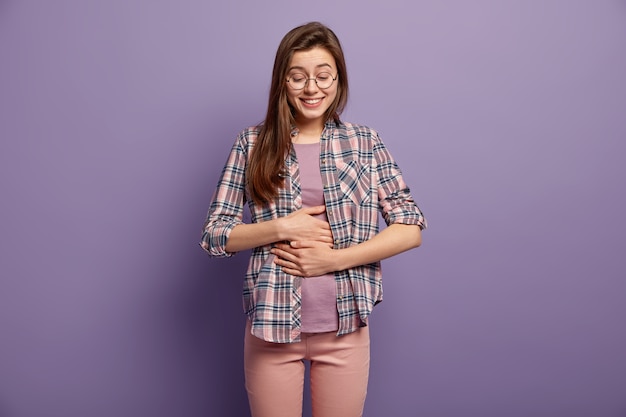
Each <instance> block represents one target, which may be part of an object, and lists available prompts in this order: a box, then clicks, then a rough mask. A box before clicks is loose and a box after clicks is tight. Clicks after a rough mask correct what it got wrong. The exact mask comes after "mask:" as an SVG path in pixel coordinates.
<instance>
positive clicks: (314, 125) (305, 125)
mask: <svg viewBox="0 0 626 417" xmlns="http://www.w3.org/2000/svg"><path fill="white" fill-rule="evenodd" d="M296 128H297V129H298V134H297V135H296V136H294V137H293V138H292V141H293V142H296V143H315V142H319V140H320V137H321V136H322V132H323V131H324V123H322V122H320V121H317V120H315V121H304V122H301V121H299V120H297V121H296Z"/></svg>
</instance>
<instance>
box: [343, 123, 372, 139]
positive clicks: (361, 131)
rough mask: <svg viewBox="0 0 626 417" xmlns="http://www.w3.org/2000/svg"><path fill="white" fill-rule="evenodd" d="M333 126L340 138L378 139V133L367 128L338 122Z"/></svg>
mask: <svg viewBox="0 0 626 417" xmlns="http://www.w3.org/2000/svg"><path fill="white" fill-rule="evenodd" d="M335 126H336V129H337V131H338V133H339V135H340V136H346V137H355V136H356V137H359V138H378V132H377V131H376V130H375V129H372V128H371V127H369V126H365V125H361V124H357V123H350V122H340V123H337V124H336V125H335Z"/></svg>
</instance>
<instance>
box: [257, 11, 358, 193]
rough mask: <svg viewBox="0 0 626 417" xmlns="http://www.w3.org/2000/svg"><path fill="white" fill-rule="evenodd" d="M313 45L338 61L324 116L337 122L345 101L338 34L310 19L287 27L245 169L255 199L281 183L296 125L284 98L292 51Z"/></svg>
mask: <svg viewBox="0 0 626 417" xmlns="http://www.w3.org/2000/svg"><path fill="white" fill-rule="evenodd" d="M314 47H322V48H324V49H326V50H327V51H328V52H329V53H330V54H331V55H332V56H333V58H334V59H335V64H336V65H337V75H338V80H337V82H338V85H337V96H336V97H335V100H334V101H333V103H332V104H331V105H330V107H329V108H328V110H327V111H326V114H325V116H326V120H329V119H330V118H333V119H334V120H335V121H336V122H339V115H340V114H341V112H342V111H343V109H344V107H345V105H346V102H347V101H348V73H347V71H346V62H345V58H344V55H343V50H342V48H341V44H340V43H339V39H338V38H337V35H335V33H334V32H333V31H332V30H330V29H329V28H328V27H326V26H324V25H323V24H321V23H319V22H310V23H307V24H305V25H302V26H298V27H296V28H294V29H292V30H291V31H289V32H288V33H287V34H286V35H285V37H284V38H283V39H282V41H281V42H280V45H279V46H278V50H277V51H276V58H275V59H274V69H273V71H272V84H271V87H270V94H269V102H268V105H267V114H266V116H265V121H264V123H263V124H262V125H261V130H260V132H259V137H258V138H257V142H256V144H255V146H254V149H253V151H252V154H251V156H250V161H249V164H248V168H247V172H246V177H247V183H248V190H249V192H250V196H251V197H252V200H253V201H254V202H255V203H258V204H262V203H267V202H269V201H271V200H272V199H274V198H275V197H276V196H277V195H278V188H279V187H281V186H282V185H283V183H284V178H283V177H282V176H281V172H282V170H283V165H284V161H285V157H286V155H287V154H288V152H289V150H290V149H291V129H292V128H293V126H295V112H294V109H293V108H292V107H291V105H290V104H289V102H288V101H287V91H286V89H287V87H286V82H285V80H286V77H287V70H288V68H289V63H290V62H291V58H292V56H293V54H294V52H296V51H304V50H308V49H311V48H314Z"/></svg>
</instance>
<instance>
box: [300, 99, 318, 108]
mask: <svg viewBox="0 0 626 417" xmlns="http://www.w3.org/2000/svg"><path fill="white" fill-rule="evenodd" d="M302 101H303V102H304V104H308V105H310V106H313V105H315V104H317V103H319V102H320V101H322V99H321V98H316V99H310V100H306V99H302Z"/></svg>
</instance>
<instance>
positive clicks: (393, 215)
mask: <svg viewBox="0 0 626 417" xmlns="http://www.w3.org/2000/svg"><path fill="white" fill-rule="evenodd" d="M347 97H348V75H347V72H346V64H345V60H344V55H343V51H342V49H341V45H340V43H339V40H338V39H337V37H336V36H335V34H334V33H333V32H332V31H331V30H330V29H329V28H327V27H326V26H324V25H322V24H320V23H317V22H313V23H309V24H306V25H303V26H299V27H297V28H295V29H293V30H291V31H290V32H289V33H287V34H286V35H285V37H284V38H283V40H282V41H281V43H280V45H279V47H278V51H277V53H276V59H275V61H274V69H273V73H272V84H271V88H270V96H269V104H268V108H267V115H266V117H265V121H264V123H263V124H262V125H260V126H254V127H251V128H248V129H245V130H244V131H243V132H241V133H240V134H239V136H238V137H237V140H236V141H235V144H234V146H233V148H232V150H231V153H230V155H229V157H228V161H227V162H226V166H225V167H224V170H223V172H222V175H221V178H220V180H219V183H218V185H217V190H216V192H215V195H214V197H213V201H212V203H211V206H210V209H209V213H208V215H207V221H206V223H205V225H204V233H203V235H202V241H201V246H202V247H203V248H204V249H205V250H206V251H207V252H208V253H209V254H210V255H212V256H216V257H225V256H231V255H232V254H233V253H235V252H238V251H241V250H246V249H252V256H251V259H250V263H249V267H248V272H247V273H246V277H245V281H244V290H243V300H244V310H245V312H246V314H247V316H248V321H247V329H246V336H245V348H244V368H245V377H246V389H247V391H248V398H249V402H250V408H251V411H252V416H253V417H295V416H301V415H302V389H303V385H304V362H303V361H305V360H308V361H310V364H311V371H310V373H311V377H310V378H311V398H312V407H313V416H314V417H353V416H354V417H356V416H361V415H362V412H363V404H364V401H365V395H366V391H367V381H368V373H369V331H368V327H367V319H368V316H369V314H370V313H371V311H372V308H373V307H374V305H375V304H377V303H378V302H380V301H381V300H382V286H381V271H380V261H381V260H382V259H385V258H388V257H390V256H393V255H396V254H398V253H401V252H404V251H406V250H408V249H411V248H415V247H417V246H419V245H420V243H421V230H422V229H423V228H425V227H426V222H425V219H424V217H423V215H422V213H421V212H420V210H419V209H418V207H417V206H416V204H415V202H414V201H413V198H412V197H411V195H410V192H409V189H408V187H407V186H406V184H405V183H404V181H403V179H402V175H401V172H400V170H399V168H398V166H397V165H396V163H395V162H394V160H393V159H392V157H391V155H390V154H389V152H388V151H387V150H386V148H385V146H384V144H383V143H382V142H381V140H380V138H379V136H378V134H377V132H375V131H374V130H372V129H370V128H368V127H365V126H359V125H354V124H351V123H345V122H343V121H341V120H340V118H339V115H340V114H341V111H342V110H343V108H344V106H345V104H346V101H347ZM246 203H247V204H248V205H249V208H250V211H251V223H249V224H244V223H243V222H242V212H243V208H244V204H246ZM379 212H380V213H382V215H383V218H384V219H385V221H386V223H387V226H388V227H386V228H385V229H384V230H382V231H381V232H378V214H379Z"/></svg>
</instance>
